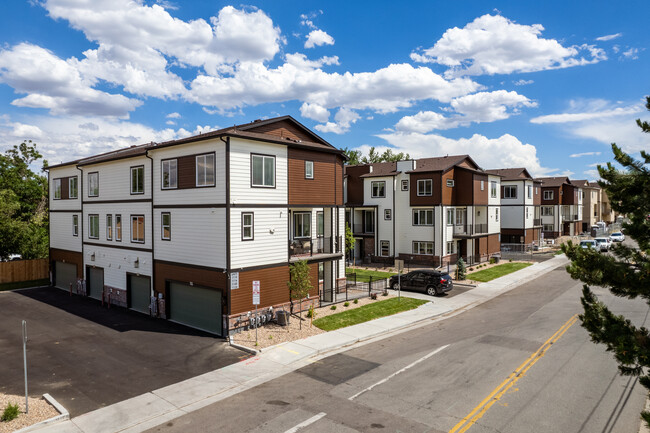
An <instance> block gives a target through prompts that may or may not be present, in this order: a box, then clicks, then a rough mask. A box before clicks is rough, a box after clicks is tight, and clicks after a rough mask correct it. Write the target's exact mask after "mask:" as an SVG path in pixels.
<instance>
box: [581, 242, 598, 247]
mask: <svg viewBox="0 0 650 433" xmlns="http://www.w3.org/2000/svg"><path fill="white" fill-rule="evenodd" d="M595 243H596V241H582V242H580V245H586V246H589V245H593V244H595Z"/></svg>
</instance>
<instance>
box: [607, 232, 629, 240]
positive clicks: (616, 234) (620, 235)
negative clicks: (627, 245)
mask: <svg viewBox="0 0 650 433" xmlns="http://www.w3.org/2000/svg"><path fill="white" fill-rule="evenodd" d="M609 239H610V240H611V241H612V242H623V241H624V240H625V235H624V234H623V233H621V232H614V233H612V234H611V235H609Z"/></svg>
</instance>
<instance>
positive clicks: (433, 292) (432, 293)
mask: <svg viewBox="0 0 650 433" xmlns="http://www.w3.org/2000/svg"><path fill="white" fill-rule="evenodd" d="M437 294H438V291H437V290H436V288H435V287H433V286H429V287H427V295H430V296H436V295H437Z"/></svg>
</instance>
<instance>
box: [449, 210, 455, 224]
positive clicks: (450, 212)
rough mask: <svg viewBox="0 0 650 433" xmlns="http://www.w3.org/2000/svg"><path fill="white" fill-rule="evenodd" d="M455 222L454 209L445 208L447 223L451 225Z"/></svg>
mask: <svg viewBox="0 0 650 433" xmlns="http://www.w3.org/2000/svg"><path fill="white" fill-rule="evenodd" d="M455 222H456V209H454V208H447V225H448V226H453V225H454V223H455Z"/></svg>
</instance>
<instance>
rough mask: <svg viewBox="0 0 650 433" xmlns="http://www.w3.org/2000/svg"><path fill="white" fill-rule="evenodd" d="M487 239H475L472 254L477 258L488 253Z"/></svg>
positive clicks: (484, 237)
mask: <svg viewBox="0 0 650 433" xmlns="http://www.w3.org/2000/svg"><path fill="white" fill-rule="evenodd" d="M487 241H488V238H487V236H483V237H480V238H476V240H475V241H474V254H476V255H477V256H484V255H486V254H487V253H488V242H487Z"/></svg>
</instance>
